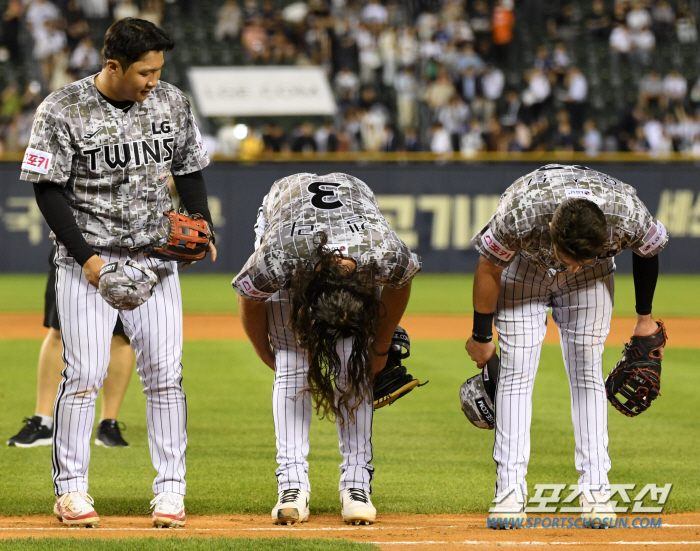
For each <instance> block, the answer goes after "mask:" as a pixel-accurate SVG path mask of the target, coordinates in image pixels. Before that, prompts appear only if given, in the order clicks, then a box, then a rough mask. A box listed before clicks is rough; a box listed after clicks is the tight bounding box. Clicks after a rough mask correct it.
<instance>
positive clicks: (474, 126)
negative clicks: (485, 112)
mask: <svg viewBox="0 0 700 551" xmlns="http://www.w3.org/2000/svg"><path fill="white" fill-rule="evenodd" d="M481 133H482V130H481V122H480V121H479V119H472V120H471V121H470V122H469V130H468V131H467V132H466V133H465V134H464V135H463V136H462V140H461V143H460V152H461V153H462V155H474V154H475V153H479V152H480V151H484V150H485V149H486V142H485V141H484V138H483V136H482V135H481Z"/></svg>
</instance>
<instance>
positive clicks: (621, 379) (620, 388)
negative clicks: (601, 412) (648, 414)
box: [605, 320, 668, 417]
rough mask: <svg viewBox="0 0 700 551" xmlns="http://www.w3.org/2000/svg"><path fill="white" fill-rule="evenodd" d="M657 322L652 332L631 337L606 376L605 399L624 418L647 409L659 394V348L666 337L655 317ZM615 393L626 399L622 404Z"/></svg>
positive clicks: (663, 327)
mask: <svg viewBox="0 0 700 551" xmlns="http://www.w3.org/2000/svg"><path fill="white" fill-rule="evenodd" d="M656 324H657V325H658V326H659V328H658V329H657V330H656V332H655V333H654V334H653V335H649V336H648V337H632V338H631V339H630V342H629V343H627V344H626V345H625V349H624V350H623V352H622V358H621V359H620V361H619V362H617V365H616V366H615V368H614V369H613V370H612V371H611V372H610V374H609V375H608V378H607V379H605V392H606V394H607V395H608V400H609V401H610V403H611V404H612V405H613V406H615V408H616V409H617V410H618V411H619V412H621V413H623V414H625V415H627V417H635V416H637V415H639V414H640V413H642V412H643V411H646V410H647V409H649V406H651V402H652V401H653V400H655V399H656V398H657V397H658V396H660V395H661V350H662V349H663V347H664V346H665V345H666V341H667V340H668V337H667V336H666V327H665V326H664V322H663V321H661V320H658V321H657V322H656ZM618 395H619V396H621V397H622V398H624V399H626V402H624V403H623V402H622V401H621V400H620V398H618Z"/></svg>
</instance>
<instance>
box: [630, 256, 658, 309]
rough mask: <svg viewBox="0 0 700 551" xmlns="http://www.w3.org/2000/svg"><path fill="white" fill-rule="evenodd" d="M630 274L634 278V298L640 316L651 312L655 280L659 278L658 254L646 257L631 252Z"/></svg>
mask: <svg viewBox="0 0 700 551" xmlns="http://www.w3.org/2000/svg"><path fill="white" fill-rule="evenodd" d="M632 276H633V278H634V298H635V299H636V301H637V305H636V310H637V314H639V315H640V316H646V315H649V314H651V303H652V301H653V300H654V291H655V290H656V280H657V279H658V278H659V256H658V255H656V256H652V257H651V258H646V257H643V256H639V255H636V254H632Z"/></svg>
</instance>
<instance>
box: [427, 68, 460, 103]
mask: <svg viewBox="0 0 700 551" xmlns="http://www.w3.org/2000/svg"><path fill="white" fill-rule="evenodd" d="M454 94H455V87H454V84H452V81H451V80H450V76H449V74H448V73H447V68H446V67H444V66H442V67H440V70H439V74H438V77H437V78H436V79H435V80H434V81H433V82H431V83H430V84H428V86H426V88H425V93H424V94H423V100H424V101H425V102H426V103H427V104H428V105H429V106H430V107H432V108H433V109H439V108H440V107H442V106H443V105H447V103H448V102H449V101H450V98H451V97H452V96H453V95H454Z"/></svg>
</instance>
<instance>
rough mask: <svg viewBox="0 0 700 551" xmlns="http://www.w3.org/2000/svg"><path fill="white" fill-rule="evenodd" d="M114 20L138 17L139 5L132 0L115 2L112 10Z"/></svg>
mask: <svg viewBox="0 0 700 551" xmlns="http://www.w3.org/2000/svg"><path fill="white" fill-rule="evenodd" d="M113 15H114V20H115V21H119V20H120V19H124V18H125V17H138V15H139V7H138V6H137V5H136V2H134V1H133V0H121V1H120V2H117V5H116V6H115V7H114V11H113Z"/></svg>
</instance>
